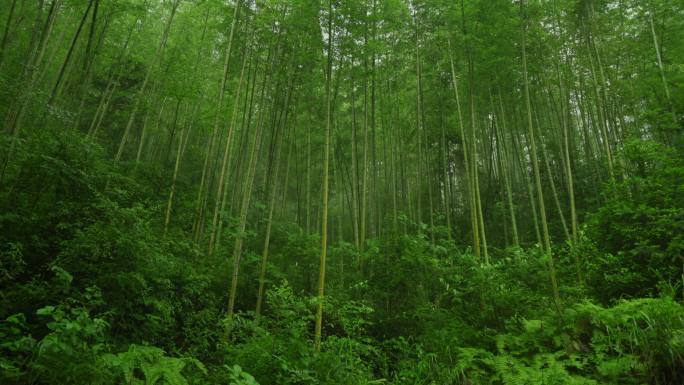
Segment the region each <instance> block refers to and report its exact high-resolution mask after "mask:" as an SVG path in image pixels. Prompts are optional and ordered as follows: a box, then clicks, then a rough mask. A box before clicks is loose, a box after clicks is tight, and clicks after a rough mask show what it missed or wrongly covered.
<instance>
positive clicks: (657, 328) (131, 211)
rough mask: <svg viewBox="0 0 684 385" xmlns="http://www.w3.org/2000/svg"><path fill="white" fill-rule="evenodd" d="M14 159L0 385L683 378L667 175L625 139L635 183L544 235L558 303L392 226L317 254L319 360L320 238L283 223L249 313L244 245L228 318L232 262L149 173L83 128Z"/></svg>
mask: <svg viewBox="0 0 684 385" xmlns="http://www.w3.org/2000/svg"><path fill="white" fill-rule="evenodd" d="M38 147H40V151H38V150H37V148H38ZM17 154H18V155H17V156H18V157H19V161H17V162H15V163H14V165H13V166H12V167H15V169H13V170H12V173H13V175H17V177H16V178H15V179H13V180H11V181H10V183H9V184H8V185H7V186H11V187H9V188H8V187H5V188H3V190H2V192H0V204H1V205H2V209H1V210H0V212H1V214H0V227H1V228H2V229H3V230H2V232H1V233H0V244H1V245H2V250H0V255H1V265H0V288H1V289H2V291H1V293H2V294H1V296H0V301H1V302H0V309H1V310H0V319H2V321H1V322H0V341H1V343H0V352H1V355H0V368H1V379H2V380H1V382H2V383H3V384H56V383H60V384H118V383H125V384H161V383H164V384H256V383H259V384H262V385H267V384H380V383H392V384H681V383H683V382H684V371H682V368H683V367H684V309H683V308H682V305H681V298H682V286H681V283H682V268H681V266H682V258H681V257H682V248H683V247H684V241H683V240H682V234H684V214H683V211H682V210H683V207H684V205H683V204H682V203H683V199H684V191H682V189H683V187H682V180H684V167H683V166H682V160H681V157H680V156H678V155H676V154H674V153H670V152H667V151H665V150H664V149H663V148H662V147H660V146H658V145H656V144H653V143H649V142H632V143H630V145H629V146H628V147H627V149H626V153H625V155H626V156H627V157H629V158H630V159H631V160H632V162H631V163H630V164H634V165H636V167H639V168H640V172H639V173H638V174H637V175H638V176H637V177H633V178H629V179H626V180H624V181H623V182H621V183H619V184H617V185H614V186H608V187H606V190H605V191H604V194H605V204H604V205H603V206H602V207H601V209H600V210H598V211H597V212H596V213H595V214H593V215H592V216H591V217H590V218H589V220H588V225H587V226H585V227H584V228H583V232H582V239H581V242H579V243H578V244H577V245H576V246H575V247H570V246H569V245H563V244H557V245H556V246H555V248H554V253H555V254H556V264H557V268H558V276H559V277H560V289H561V290H560V291H561V301H562V302H561V303H559V304H555V303H554V301H552V300H551V298H552V296H551V291H550V287H549V284H548V275H547V268H546V263H547V257H546V256H545V255H544V253H543V251H542V250H541V249H540V248H538V247H529V248H525V249H521V248H511V249H505V250H496V251H495V253H493V256H492V263H491V264H489V265H486V264H483V263H482V262H481V261H480V260H478V259H477V258H475V257H474V256H473V255H472V254H471V253H470V252H469V251H468V250H464V249H461V248H459V247H458V246H456V245H455V243H454V242H453V241H451V240H448V239H446V238H445V237H440V236H439V234H440V232H439V231H435V234H436V235H435V237H434V238H435V240H434V242H433V241H432V239H431V238H432V237H431V234H430V233H429V231H428V229H427V228H426V227H425V226H416V225H415V224H411V223H406V225H407V228H409V229H415V231H409V233H408V234H395V235H387V236H384V237H382V238H379V239H372V240H369V241H368V243H367V247H366V249H365V251H364V252H363V253H360V252H359V251H358V250H356V249H355V248H354V247H352V246H351V245H349V244H346V243H341V244H336V245H333V246H332V247H331V250H330V262H329V288H328V294H329V295H327V296H326V298H325V309H326V319H325V324H324V340H323V344H322V348H321V350H320V351H316V350H315V349H314V346H313V344H312V339H313V319H314V312H315V305H316V301H317V299H316V297H315V296H313V295H312V293H313V292H314V284H315V282H316V274H317V270H316V268H315V266H316V263H317V250H318V249H317V247H318V240H317V236H309V235H305V234H304V233H303V232H302V231H301V230H300V229H298V228H296V226H295V225H294V224H292V223H290V222H288V221H287V218H283V219H281V220H280V221H279V222H278V223H277V224H276V225H275V226H274V232H275V233H274V236H273V250H274V255H273V256H272V258H271V260H270V261H271V263H270V264H269V269H268V277H269V278H268V288H269V290H268V294H267V298H266V305H265V310H264V314H263V315H262V316H256V315H255V313H254V312H253V311H252V309H253V308H254V301H255V297H256V295H255V294H254V295H251V294H249V293H256V285H257V273H258V257H256V256H253V255H247V256H246V258H245V260H244V269H243V271H244V276H243V277H242V278H241V280H240V288H239V292H240V293H244V294H243V295H241V296H240V297H239V299H238V306H237V307H238V309H240V310H241V312H240V313H239V314H238V315H236V316H234V317H232V318H228V317H226V315H225V304H226V301H227V293H228V281H229V280H228V275H229V271H230V263H231V261H230V260H229V258H227V257H226V256H225V255H215V256H207V255H205V253H204V252H203V251H202V250H201V249H199V248H198V246H197V245H195V244H193V243H191V242H188V241H186V240H185V239H184V237H182V236H181V235H180V234H174V233H171V234H168V235H166V236H163V235H162V232H161V231H160V218H161V216H162V215H161V213H162V210H163V207H161V205H160V203H159V202H160V201H163V198H162V197H161V195H160V192H159V191H160V188H158V187H159V186H158V185H156V184H155V181H158V180H161V178H159V177H158V171H157V170H154V169H147V168H145V166H144V165H141V166H140V167H139V168H134V167H133V166H132V165H131V166H130V167H129V166H128V165H126V164H122V165H119V166H116V165H113V164H112V163H110V162H107V161H105V158H104V156H103V151H102V150H101V149H100V148H99V147H98V146H97V145H95V144H94V143H92V142H90V141H88V140H86V139H84V138H83V137H82V136H81V135H80V134H66V135H60V136H54V135H51V133H50V132H43V133H37V134H36V135H35V136H32V137H29V138H27V139H26V140H24V141H22V142H20V143H19V147H18V149H17ZM181 188H182V187H181ZM232 231H233V230H232V229H227V230H226V233H225V234H224V236H225V237H227V238H230V237H234V236H235V234H234V233H233V232H232ZM259 237H260V236H259V235H257V234H253V233H250V234H247V242H249V243H252V242H259ZM292 261H295V263H292ZM578 264H579V265H578ZM578 272H579V273H580V274H579V275H578ZM578 276H580V277H581V280H582V282H578V280H579V279H578Z"/></svg>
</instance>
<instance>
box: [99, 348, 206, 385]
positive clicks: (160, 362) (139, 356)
mask: <svg viewBox="0 0 684 385" xmlns="http://www.w3.org/2000/svg"><path fill="white" fill-rule="evenodd" d="M103 360H104V364H105V366H107V367H109V368H112V369H114V370H115V371H116V372H119V373H121V374H120V376H122V377H123V379H124V381H125V383H126V384H145V385H148V384H149V385H154V384H169V385H187V384H189V382H188V381H187V380H186V377H185V376H184V375H183V374H182V371H183V369H184V368H185V367H186V366H188V364H191V365H192V366H193V367H194V368H197V369H198V372H199V373H204V374H207V369H206V368H205V367H204V365H203V364H202V363H201V362H199V361H198V360H196V359H194V358H176V357H167V356H166V355H165V354H164V351H163V350H161V349H159V348H156V347H153V346H138V345H131V346H129V348H128V351H126V352H122V353H118V354H107V355H104V356H103ZM137 373H142V376H141V377H142V378H138V377H137ZM193 382H194V381H193Z"/></svg>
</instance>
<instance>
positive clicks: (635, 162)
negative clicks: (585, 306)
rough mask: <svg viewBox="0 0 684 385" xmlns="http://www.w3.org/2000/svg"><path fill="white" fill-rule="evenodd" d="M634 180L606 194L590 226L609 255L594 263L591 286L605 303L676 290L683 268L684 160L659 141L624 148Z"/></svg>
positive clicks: (592, 233)
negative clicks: (663, 289)
mask: <svg viewBox="0 0 684 385" xmlns="http://www.w3.org/2000/svg"><path fill="white" fill-rule="evenodd" d="M625 156H626V157H627V159H628V161H629V164H630V170H629V171H630V175H632V176H630V177H628V178H627V179H625V180H624V181H621V182H620V183H618V184H617V185H616V186H613V187H610V186H609V187H608V188H607V190H606V193H605V194H606V198H607V202H606V204H605V205H604V206H603V207H601V209H599V210H598V212H596V213H595V214H594V215H593V216H592V217H591V221H590V222H589V224H590V225H589V232H590V234H591V238H592V239H593V240H594V241H595V242H596V243H597V244H598V245H600V246H601V247H602V248H603V249H605V250H606V251H608V252H609V254H603V255H600V256H599V257H598V258H595V259H593V260H592V264H591V265H590V268H591V271H590V273H591V274H592V276H591V279H592V280H593V281H592V282H591V285H592V286H593V287H595V288H596V289H597V294H598V295H599V296H601V298H602V299H603V300H607V299H609V298H619V297H621V296H630V297H639V296H646V295H654V294H655V293H656V289H657V287H658V285H659V284H661V283H665V284H670V285H677V284H678V282H681V280H682V266H684V259H683V256H684V235H683V234H684V183H682V181H684V159H682V157H681V155H678V154H675V153H673V152H672V150H668V149H667V148H665V147H663V146H662V145H659V144H657V143H654V142H642V141H631V142H628V143H627V145H626V148H625Z"/></svg>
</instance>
